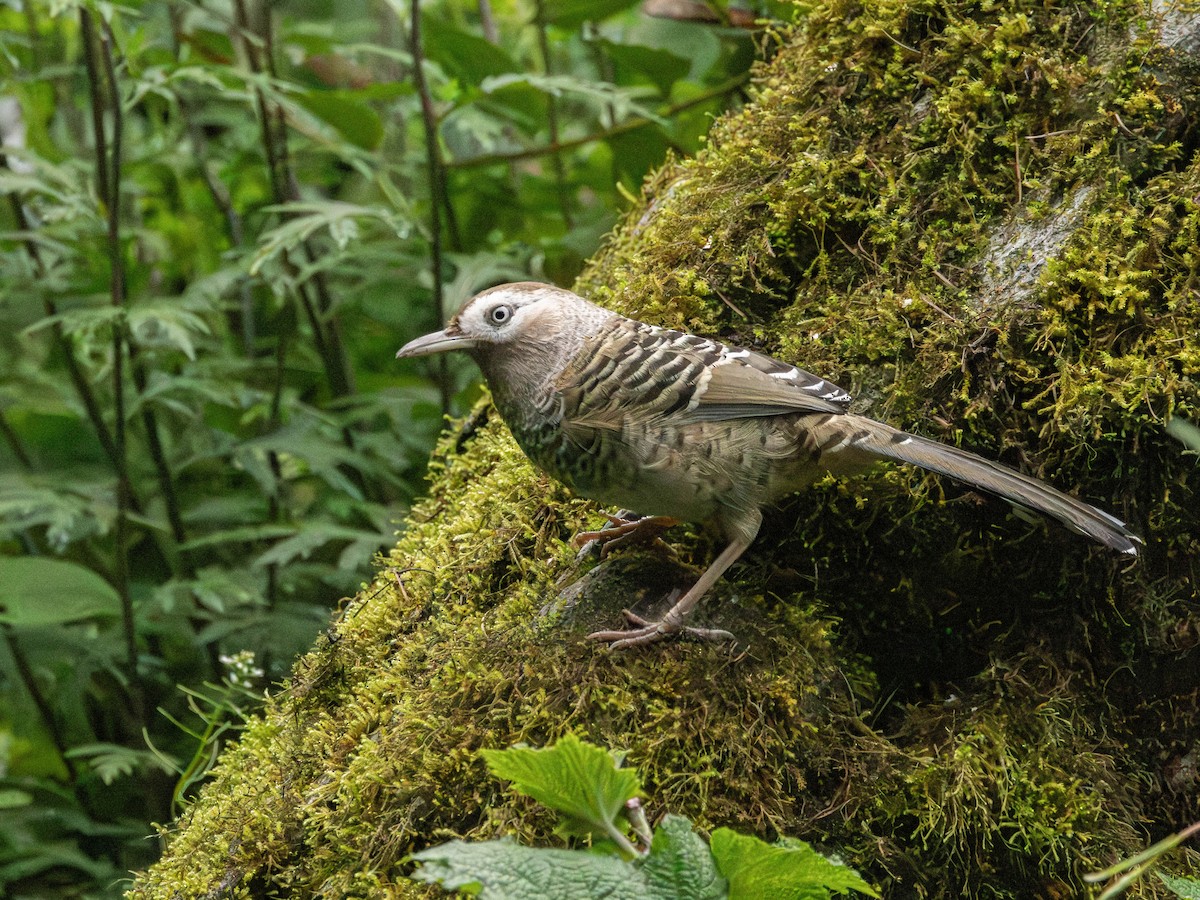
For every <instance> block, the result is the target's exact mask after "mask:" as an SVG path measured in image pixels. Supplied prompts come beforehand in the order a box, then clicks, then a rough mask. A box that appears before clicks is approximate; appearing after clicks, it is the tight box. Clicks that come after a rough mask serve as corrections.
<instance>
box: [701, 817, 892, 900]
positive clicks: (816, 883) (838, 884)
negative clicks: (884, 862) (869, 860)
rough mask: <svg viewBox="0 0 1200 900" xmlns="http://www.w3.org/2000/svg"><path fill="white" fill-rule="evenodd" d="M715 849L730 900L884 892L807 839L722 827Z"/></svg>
mask: <svg viewBox="0 0 1200 900" xmlns="http://www.w3.org/2000/svg"><path fill="white" fill-rule="evenodd" d="M712 854H713V857H714V858H715V859H716V861H717V869H718V870H720V872H721V874H722V875H724V876H725V877H726V878H727V879H728V880H729V897H730V900H753V898H758V897H771V898H775V900H823V898H825V897H828V896H829V895H830V893H835V894H845V893H848V892H849V891H858V892H860V893H863V894H866V895H867V896H869V897H878V896H879V895H878V894H877V893H875V891H874V890H873V889H872V888H871V886H870V885H869V884H867V883H866V882H865V881H863V879H862V876H860V875H859V874H858V873H857V872H855V871H854V870H853V869H851V868H850V867H849V866H843V865H840V864H838V863H835V862H832V861H831V860H828V859H826V858H825V857H824V856H822V855H821V854H819V853H818V852H817V851H816V850H814V849H813V848H812V847H810V846H809V845H808V844H805V843H804V842H803V841H795V842H793V844H792V845H791V846H779V845H777V844H776V845H773V844H768V843H766V842H765V841H761V840H759V839H758V838H756V837H754V836H753V835H746V834H738V833H737V832H736V831H733V830H731V829H729V828H718V829H717V830H716V831H714V832H713V835H712Z"/></svg>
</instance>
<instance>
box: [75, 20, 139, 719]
mask: <svg viewBox="0 0 1200 900" xmlns="http://www.w3.org/2000/svg"><path fill="white" fill-rule="evenodd" d="M79 25H80V31H81V38H82V40H83V48H84V65H85V67H86V68H87V74H88V84H89V88H90V91H91V104H92V128H93V131H94V138H95V145H96V184H97V190H98V191H99V193H100V198H101V201H102V202H103V203H104V206H105V212H106V213H107V219H108V229H107V237H108V255H109V294H110V302H111V303H112V305H113V306H114V307H117V308H121V309H123V308H124V306H125V275H124V266H123V265H122V255H121V243H120V242H121V233H120V214H119V213H120V210H119V197H118V194H119V192H120V170H119V166H118V158H117V157H116V156H115V155H110V152H109V149H108V148H109V141H108V138H107V135H106V133H105V127H104V109H105V106H106V105H108V104H107V103H106V97H105V94H106V92H105V89H104V85H105V77H106V75H107V76H109V77H110V78H111V77H112V76H114V74H115V73H114V72H113V69H112V66H111V61H112V59H111V48H110V47H107V45H104V47H105V62H106V71H104V72H102V71H101V70H100V65H99V61H98V58H97V54H96V44H97V43H100V42H101V39H100V38H99V36H98V35H97V31H96V26H95V22H94V20H93V18H92V14H91V12H90V11H89V10H88V9H87V7H84V6H81V7H80V8H79ZM108 36H109V35H106V37H108ZM115 94H116V87H115V85H114V84H111V83H110V84H109V85H108V95H109V98H111V97H113V96H115ZM120 106H121V105H120V102H117V103H116V104H115V108H114V109H112V110H111V112H112V116H113V132H114V134H113V138H114V140H113V149H114V151H115V152H116V153H119V152H120V140H119V138H118V137H117V136H118V135H119V134H120V125H121V118H120ZM114 169H116V173H115V174H116V176H117V177H116V179H114V178H113V174H114ZM125 353H126V342H125V328H124V326H123V324H122V323H120V322H114V323H113V329H112V354H113V359H112V391H113V410H114V421H113V442H114V445H115V450H116V457H117V512H116V517H115V522H114V525H113V543H114V550H113V560H114V565H113V581H114V582H115V583H114V587H115V588H116V590H117V594H118V595H119V596H120V598H121V619H122V626H123V629H122V630H123V633H124V637H125V657H126V659H125V665H126V668H127V669H128V674H129V679H130V681H129V697H130V701H131V703H132V705H133V712H134V714H135V716H136V718H137V720H138V722H141V721H143V720H144V718H145V715H144V704H143V700H142V695H141V688H140V684H141V682H140V681H139V680H138V674H137V666H138V649H137V626H136V623H135V621H134V612H133V599H132V597H131V596H130V592H129V557H128V548H129V507H130V494H131V489H130V480H129V470H128V465H127V456H126V432H125Z"/></svg>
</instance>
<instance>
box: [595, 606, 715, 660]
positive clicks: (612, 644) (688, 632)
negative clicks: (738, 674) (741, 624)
mask: <svg viewBox="0 0 1200 900" xmlns="http://www.w3.org/2000/svg"><path fill="white" fill-rule="evenodd" d="M624 613H625V620H626V621H627V622H628V623H629V624H630V625H633V626H634V627H633V629H631V630H628V631H594V632H592V633H591V634H589V635H588V640H591V641H599V642H601V643H605V644H608V647H609V649H610V650H628V649H630V648H632V647H646V646H649V645H650V644H655V643H657V642H658V641H662V640H666V639H668V638H673V637H677V636H679V637H682V636H687V637H690V638H692V639H693V640H697V641H706V642H711V643H716V642H719V641H732V640H734V639H735V638H734V636H733V635H732V634H731V633H730V632H728V631H725V630H724V629H722V628H694V627H692V626H690V625H674V624H672V623H670V622H668V621H666V620H665V619H664V621H661V622H653V621H650V620H649V619H644V618H642V617H641V616H639V615H638V614H637V613H634V612H631V611H630V610H628V609H627V610H624Z"/></svg>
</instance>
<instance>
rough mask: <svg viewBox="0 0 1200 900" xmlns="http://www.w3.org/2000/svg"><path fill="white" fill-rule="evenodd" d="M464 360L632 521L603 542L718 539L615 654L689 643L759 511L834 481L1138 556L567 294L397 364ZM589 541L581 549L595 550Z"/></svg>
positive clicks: (814, 384) (988, 467) (548, 465)
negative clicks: (945, 490) (1040, 523)
mask: <svg viewBox="0 0 1200 900" xmlns="http://www.w3.org/2000/svg"><path fill="white" fill-rule="evenodd" d="M455 350H458V351H465V352H466V353H467V354H468V355H469V356H470V357H471V358H472V359H473V360H474V361H475V363H476V364H477V365H478V366H479V368H480V370H481V371H482V373H483V376H484V379H485V381H486V382H487V385H488V387H489V389H490V391H491V394H492V400H493V403H494V404H495V407H496V409H497V410H498V411H499V413H500V415H501V417H502V418H503V419H504V421H505V423H506V424H507V425H508V428H509V429H510V431H511V432H512V435H513V437H514V438H515V439H516V442H517V444H518V445H519V446H520V447H521V449H522V451H523V452H524V453H525V455H526V456H528V457H529V459H530V460H531V461H532V462H533V463H534V465H535V466H537V467H538V468H540V469H542V470H543V471H545V472H547V473H548V474H549V475H551V476H552V477H554V478H556V479H557V480H559V481H561V482H562V483H564V484H565V485H567V487H569V488H570V489H571V490H572V491H573V492H575V493H576V494H577V495H580V496H582V497H587V498H590V499H592V500H596V501H599V502H600V503H603V504H607V505H611V506H616V507H622V508H626V509H629V510H635V511H636V512H637V513H639V514H641V518H637V519H634V520H632V521H625V520H624V519H621V520H618V519H616V518H612V517H610V521H612V522H619V525H618V527H616V528H613V529H611V534H610V535H609V536H611V537H616V538H625V539H629V538H632V537H634V536H636V535H637V534H638V533H646V532H657V531H660V530H661V529H662V528H664V527H668V526H670V525H671V524H674V523H676V522H692V523H700V524H703V525H705V526H708V527H711V528H713V529H715V531H716V532H717V533H718V534H719V535H720V536H721V538H722V539H723V540H724V545H723V549H722V550H721V552H720V553H719V554H718V555H717V556H716V558H715V559H713V561H712V562H711V563H710V564H709V565H708V567H707V568H706V569H705V570H704V571H703V573H702V574H701V575H700V577H699V578H698V579H697V580H696V582H695V583H694V584H693V585H692V586H691V588H689V589H688V590H687V591H686V592H685V593H684V594H683V596H682V597H680V598H679V599H678V600H676V602H675V603H674V604H673V605H672V606H671V607H670V608H669V609H668V610H667V611H666V613H665V614H664V615H663V616H662V617H661V618H660V619H657V620H647V619H644V618H642V617H640V616H636V615H634V614H632V613H630V612H629V611H628V610H627V611H626V613H625V615H626V618H627V619H628V621H627V622H626V623H625V624H626V626H631V627H626V628H622V629H616V630H607V631H598V632H595V633H594V634H591V635H589V637H590V638H592V639H594V640H597V641H601V642H604V643H606V644H608V645H609V646H610V647H612V648H614V649H628V648H633V647H640V646H645V645H648V644H652V643H654V642H656V641H660V640H662V639H664V638H668V637H672V636H677V635H680V634H682V633H684V632H687V633H690V634H692V635H694V636H697V637H702V638H727V637H732V636H731V635H729V633H728V632H725V631H721V630H713V629H699V628H693V627H690V626H688V625H687V624H686V622H687V620H688V617H689V615H690V614H691V612H692V610H693V609H694V608H695V607H696V605H697V603H699V601H700V600H701V598H702V597H704V595H705V594H706V593H707V592H708V591H709V590H710V589H711V588H712V586H713V585H714V584H715V583H716V582H717V581H718V580H719V579H720V578H721V576H722V575H723V574H724V573H725V572H726V570H727V569H728V568H729V567H730V566H731V565H733V563H734V562H736V561H737V559H738V558H739V557H740V556H741V555H742V554H743V553H744V552H745V551H746V549H747V548H748V547H749V546H750V545H751V543H752V542H753V541H754V539H755V537H756V536H757V534H758V531H759V528H760V526H761V525H762V521H763V510H764V509H765V508H768V507H769V506H771V505H772V504H773V503H775V502H776V501H778V500H780V499H781V498H783V497H785V496H787V495H789V494H792V493H794V492H796V491H799V490H802V489H803V488H805V487H806V486H808V485H809V484H811V483H812V482H813V481H815V480H816V479H817V478H820V477H822V476H823V475H824V474H825V473H827V472H832V473H834V474H837V475H842V474H852V473H855V472H859V471H862V470H864V469H866V468H868V467H870V466H871V465H872V464H874V463H875V462H877V461H879V460H894V461H898V462H901V463H908V464H910V465H914V466H918V467H920V468H922V469H926V470H929V471H931V472H934V473H937V474H939V475H943V476H948V477H950V478H953V479H955V480H957V481H960V482H963V483H965V484H967V485H970V486H972V487H974V488H978V489H980V490H982V491H985V492H988V493H991V494H995V495H997V496H999V497H1001V498H1003V499H1004V500H1007V501H1009V502H1010V503H1012V504H1014V505H1016V506H1017V507H1021V508H1025V509H1027V510H1033V511H1035V512H1038V513H1041V514H1044V515H1046V516H1048V517H1050V518H1051V519H1055V520H1057V521H1058V522H1060V523H1061V524H1062V525H1065V526H1066V527H1067V528H1069V529H1072V530H1073V531H1076V532H1078V533H1080V534H1082V535H1084V536H1086V537H1088V538H1091V539H1092V540H1093V541H1097V542H1099V543H1100V544H1103V545H1104V546H1106V547H1110V548H1112V549H1113V550H1116V551H1118V552H1120V553H1122V554H1126V555H1128V556H1137V555H1138V551H1139V547H1140V546H1141V545H1142V544H1143V541H1142V539H1141V538H1140V537H1139V536H1138V535H1137V534H1135V533H1134V532H1133V531H1131V530H1130V528H1129V526H1127V525H1126V524H1125V523H1124V522H1122V521H1121V520H1120V519H1118V518H1116V517H1115V516H1112V515H1110V514H1109V513H1106V512H1104V511H1103V510H1100V509H1097V508H1096V507H1094V506H1092V505H1090V504H1088V503H1085V502H1083V501H1082V500H1078V499H1076V498H1075V497H1072V496H1070V495H1068V494H1066V493H1063V492H1062V491H1059V490H1057V489H1056V488H1053V487H1051V486H1050V485H1048V484H1046V483H1044V482H1042V481H1040V480H1038V479H1036V478H1032V477H1030V476H1027V475H1023V474H1021V473H1019V472H1016V471H1014V470H1012V469H1009V468H1008V467H1006V466H1003V465H1001V464H999V463H996V462H992V461H990V460H988V459H985V458H984V457H981V456H977V455H976V454H974V453H970V452H968V451H966V450H962V449H959V448H958V447H955V446H952V445H949V444H944V443H940V442H938V441H934V440H930V439H928V438H924V437H920V436H918V435H915V434H909V433H906V432H904V431H900V430H898V429H896V428H893V427H892V426H890V425H888V424H885V423H883V422H878V421H875V420H874V419H870V418H867V417H866V416H862V415H857V414H855V413H852V412H850V411H849V406H850V401H851V397H850V395H849V394H848V393H847V392H846V391H844V390H843V389H842V388H840V387H838V386H837V385H835V384H833V383H831V382H829V381H827V380H825V379H824V378H821V377H819V376H817V375H813V374H811V373H809V372H806V371H804V370H803V369H800V368H798V367H797V366H794V365H791V364H789V363H786V362H781V361H780V360H777V359H774V358H772V357H770V356H767V355H765V354H762V353H758V352H756V351H754V350H749V349H746V348H742V347H735V346H730V345H727V344H725V343H723V342H721V341H719V340H717V339H715V338H711V337H701V336H698V335H693V334H688V333H686V332H683V331H676V330H672V329H669V328H662V327H659V326H655V325H649V324H646V323H644V322H640V321H637V320H635V319H631V318H627V317H625V316H623V315H620V314H619V313H616V312H613V311H611V310H608V309H605V308H604V307H601V306H599V305H597V304H595V303H592V302H591V301H589V300H586V299H584V298H583V297H581V296H579V295H578V294H575V293H573V292H571V291H569V290H566V289H564V288H560V287H556V286H554V285H549V284H542V283H540V282H515V283H511V284H502V285H499V286H496V287H492V288H489V289H487V290H484V291H482V292H481V293H478V294H476V295H475V296H474V297H472V298H471V299H470V300H468V301H467V302H466V304H464V305H463V307H462V309H461V310H460V311H459V312H458V313H457V314H456V315H455V316H454V317H453V318H452V319H451V320H450V322H449V323H448V324H447V325H446V327H445V328H444V329H443V330H441V331H437V332H434V333H432V334H427V335H425V336H424V337H419V338H417V339H415V340H413V341H410V342H409V343H407V344H405V345H404V346H403V347H401V348H400V350H399V351H398V352H397V354H396V356H397V358H400V359H405V358H411V357H420V356H427V355H430V354H437V353H444V352H448V351H455ZM605 534H606V533H605V532H590V533H587V537H589V538H591V537H597V536H600V537H604V536H605Z"/></svg>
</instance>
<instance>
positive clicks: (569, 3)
mask: <svg viewBox="0 0 1200 900" xmlns="http://www.w3.org/2000/svg"><path fill="white" fill-rule="evenodd" d="M636 3H637V0H545V2H544V3H543V4H542V19H543V20H544V21H545V22H546V24H547V25H557V26H558V27H559V28H578V27H579V26H580V25H582V24H583V23H584V22H599V21H600V20H601V19H607V18H608V17H609V16H611V15H615V14H616V13H619V12H620V11H621V10H623V9H628V8H629V7H631V6H633V5H635V4H636Z"/></svg>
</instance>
